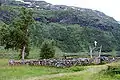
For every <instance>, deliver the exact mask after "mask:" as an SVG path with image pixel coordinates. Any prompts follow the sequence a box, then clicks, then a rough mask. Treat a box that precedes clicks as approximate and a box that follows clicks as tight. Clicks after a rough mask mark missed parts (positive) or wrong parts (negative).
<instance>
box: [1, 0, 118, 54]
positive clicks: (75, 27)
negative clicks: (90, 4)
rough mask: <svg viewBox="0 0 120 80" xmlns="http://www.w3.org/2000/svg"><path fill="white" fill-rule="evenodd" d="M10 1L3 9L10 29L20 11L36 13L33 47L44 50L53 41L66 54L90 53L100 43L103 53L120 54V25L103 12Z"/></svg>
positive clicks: (5, 3)
mask: <svg viewBox="0 0 120 80" xmlns="http://www.w3.org/2000/svg"><path fill="white" fill-rule="evenodd" d="M24 1H25V2H19V1H14V0H8V1H7V2H4V3H3V4H2V6H1V8H0V20H1V22H2V23H5V24H7V25H9V24H10V23H11V22H12V21H13V20H14V18H17V17H18V15H19V10H20V7H22V6H24V7H26V8H28V9H31V10H33V12H34V19H35V20H36V22H35V24H34V25H33V26H32V27H31V28H30V31H31V45H32V46H40V45H41V43H42V42H43V40H44V39H53V40H54V41H55V42H56V46H57V47H59V48H60V49H61V50H62V51H64V52H79V51H86V50H88V48H89V45H93V42H94V41H95V40H96V41H97V42H98V45H99V46H100V45H103V49H102V51H112V50H113V49H116V50H119V49H120V48H119V45H120V42H119V40H120V24H118V22H117V21H116V20H115V19H114V18H112V17H109V16H107V15H105V14H104V13H102V12H99V11H96V10H91V9H85V8H78V7H72V6H65V5H52V4H50V3H47V2H45V1H35V0H24Z"/></svg>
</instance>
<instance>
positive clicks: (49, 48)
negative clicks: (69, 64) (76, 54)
mask: <svg viewBox="0 0 120 80" xmlns="http://www.w3.org/2000/svg"><path fill="white" fill-rule="evenodd" d="M54 55H55V48H54V41H53V40H51V41H48V40H45V41H44V42H43V43H42V46H41V51H40V58H42V59H49V58H53V57H54Z"/></svg>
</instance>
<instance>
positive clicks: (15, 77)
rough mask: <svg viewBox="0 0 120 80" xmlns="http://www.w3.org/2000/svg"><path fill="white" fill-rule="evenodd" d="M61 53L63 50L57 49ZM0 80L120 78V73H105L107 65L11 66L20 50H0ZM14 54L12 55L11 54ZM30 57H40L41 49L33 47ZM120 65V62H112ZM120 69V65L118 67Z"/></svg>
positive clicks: (119, 79) (116, 79) (109, 79)
mask: <svg viewBox="0 0 120 80" xmlns="http://www.w3.org/2000/svg"><path fill="white" fill-rule="evenodd" d="M57 51H58V52H59V53H58V55H59V54H61V51H59V50H57ZM0 54H3V55H2V56H1V55H0V80H120V74H113V75H112V76H111V75H109V74H105V73H106V72H107V65H95V66H84V67H83V66H76V67H75V66H74V67H70V68H64V69H63V68H54V67H44V66H28V65H24V66H9V65H8V60H9V59H17V56H18V54H19V52H17V51H13V50H0ZM11 54H12V55H11ZM29 58H31V59H39V49H38V48H36V49H33V50H31V52H30V55H29ZM110 65H113V66H116V65H120V62H117V63H114V64H110ZM118 70H119V71H120V67H119V69H118Z"/></svg>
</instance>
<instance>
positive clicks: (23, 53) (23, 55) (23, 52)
mask: <svg viewBox="0 0 120 80" xmlns="http://www.w3.org/2000/svg"><path fill="white" fill-rule="evenodd" d="M24 58H25V46H23V48H22V61H23V64H24Z"/></svg>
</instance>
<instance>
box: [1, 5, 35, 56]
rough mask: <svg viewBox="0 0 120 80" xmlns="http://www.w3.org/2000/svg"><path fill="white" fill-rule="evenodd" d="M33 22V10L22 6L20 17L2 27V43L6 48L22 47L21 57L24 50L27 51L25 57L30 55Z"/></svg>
mask: <svg viewBox="0 0 120 80" xmlns="http://www.w3.org/2000/svg"><path fill="white" fill-rule="evenodd" d="M33 22H34V20H33V13H32V12H31V10H28V9H26V8H24V7H22V8H21V12H20V15H19V18H17V19H15V20H14V21H13V22H12V23H11V24H10V25H9V26H6V25H4V26H3V27H2V28H1V29H0V34H1V35H2V36H1V43H2V44H3V45H4V46H5V48H6V49H8V48H12V49H20V52H21V53H20V55H19V58H22V52H24V53H26V54H25V58H27V56H28V55H29V26H30V25H31V24H32V23H33Z"/></svg>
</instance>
